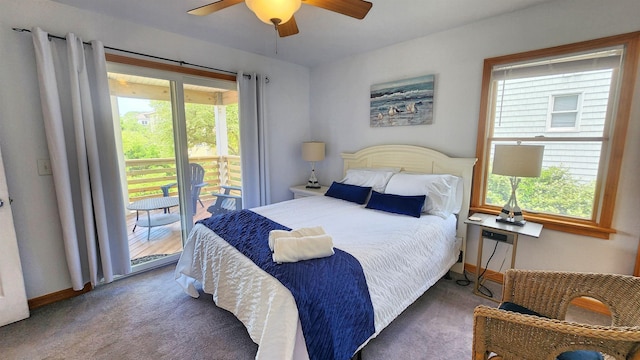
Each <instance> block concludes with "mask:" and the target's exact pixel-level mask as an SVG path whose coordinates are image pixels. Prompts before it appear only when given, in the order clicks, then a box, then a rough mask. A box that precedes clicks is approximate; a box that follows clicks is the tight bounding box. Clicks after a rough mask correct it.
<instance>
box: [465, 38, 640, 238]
mask: <svg viewBox="0 0 640 360" xmlns="http://www.w3.org/2000/svg"><path fill="white" fill-rule="evenodd" d="M639 43H640V32H636V33H631V34H624V35H619V36H614V37H610V38H605V39H598V40H593V41H586V42H583V43H579V44H570V45H567V46H559V47H555V48H550V49H542V50H536V51H530V52H527V53H521V54H514V55H507V56H501V57H497V58H491V59H485V64H484V75H483V76H484V79H483V89H482V95H481V109H480V121H479V127H478V146H477V157H478V159H479V161H478V163H477V165H476V168H475V173H474V186H473V198H472V204H471V207H472V209H473V210H475V211H484V212H487V213H498V212H499V211H500V209H501V208H502V206H503V205H504V204H505V203H506V202H507V201H508V200H509V196H510V190H511V188H510V185H509V179H508V178H507V177H505V176H500V175H494V174H491V165H492V162H493V152H494V148H495V146H496V145H499V144H516V143H522V144H525V145H526V144H530V145H544V147H545V149H544V157H543V164H542V175H541V176H540V177H538V178H522V179H521V183H520V186H519V187H518V194H517V198H518V205H519V206H520V207H521V208H522V209H523V210H524V212H525V218H529V219H533V220H535V221H538V222H542V223H544V224H545V227H546V228H550V229H554V230H561V231H567V232H573V233H578V234H585V235H591V236H595V237H601V238H608V236H609V234H610V233H612V232H614V231H615V230H613V229H612V228H611V223H612V219H613V209H614V205H615V197H616V196H615V192H616V190H617V185H618V181H619V171H620V165H621V157H622V156H621V155H622V152H623V151H624V142H625V135H626V129H627V127H628V122H629V112H630V107H631V98H632V94H633V88H634V86H635V79H636V76H635V74H636V69H637V63H638V47H639V46H640V45H639Z"/></svg>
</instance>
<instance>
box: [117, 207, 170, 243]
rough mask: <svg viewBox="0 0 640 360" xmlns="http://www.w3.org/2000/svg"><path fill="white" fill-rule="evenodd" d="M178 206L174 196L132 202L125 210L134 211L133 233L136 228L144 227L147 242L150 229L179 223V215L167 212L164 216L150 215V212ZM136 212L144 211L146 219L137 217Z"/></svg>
mask: <svg viewBox="0 0 640 360" xmlns="http://www.w3.org/2000/svg"><path fill="white" fill-rule="evenodd" d="M178 205H179V201H178V198H177V197H175V196H171V197H157V198H149V199H142V200H138V201H134V202H132V203H131V204H129V205H128V206H127V209H129V210H135V211H136V223H135V225H133V232H135V231H136V226H142V227H146V228H147V241H149V238H150V237H151V228H152V227H156V226H164V225H169V224H173V223H174V222H177V221H180V214H175V213H174V214H172V213H170V212H168V211H166V212H165V213H164V214H151V211H152V210H159V209H165V210H168V209H170V208H172V207H175V206H178ZM138 211H146V212H147V216H146V218H144V217H143V218H140V217H138Z"/></svg>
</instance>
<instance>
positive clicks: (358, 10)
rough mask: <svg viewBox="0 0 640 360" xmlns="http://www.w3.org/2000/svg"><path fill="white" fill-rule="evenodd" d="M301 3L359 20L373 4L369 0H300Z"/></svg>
mask: <svg viewBox="0 0 640 360" xmlns="http://www.w3.org/2000/svg"><path fill="white" fill-rule="evenodd" d="M302 3H303V4H307V5H312V6H316V7H319V8H323V9H326V10H329V11H333V12H337V13H340V14H342V15H347V16H351V17H353V18H356V19H361V20H362V19H364V17H365V16H367V13H368V12H369V10H370V9H371V6H373V4H372V3H371V2H369V1H363V0H302Z"/></svg>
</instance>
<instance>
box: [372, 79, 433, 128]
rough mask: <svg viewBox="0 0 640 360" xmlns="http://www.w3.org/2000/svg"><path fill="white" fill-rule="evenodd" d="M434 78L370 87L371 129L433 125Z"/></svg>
mask: <svg viewBox="0 0 640 360" xmlns="http://www.w3.org/2000/svg"><path fill="white" fill-rule="evenodd" d="M434 85H435V75H425V76H420V77H415V78H411V79H405V80H398V81H391V82H387V83H383V84H376V85H371V110H370V112H371V114H370V125H371V127H385V126H406V125H430V124H433V92H434Z"/></svg>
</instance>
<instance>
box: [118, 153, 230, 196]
mask: <svg viewBox="0 0 640 360" xmlns="http://www.w3.org/2000/svg"><path fill="white" fill-rule="evenodd" d="M189 162H190V163H197V164H200V165H202V167H203V168H204V182H206V183H207V184H208V185H207V186H205V187H203V188H202V191H201V192H200V198H201V199H209V198H211V197H212V196H211V193H212V192H219V191H220V185H232V186H241V185H242V176H241V171H240V156H235V155H227V156H197V157H191V158H189ZM125 167H126V174H127V193H128V195H129V202H133V201H136V200H141V199H146V198H152V197H158V196H162V190H161V189H160V187H161V186H162V185H166V184H170V183H175V182H176V178H177V176H176V174H177V172H176V161H175V159H173V158H161V159H135V160H126V161H125ZM177 192H178V189H177V187H175V186H173V187H171V188H170V189H169V195H172V196H177Z"/></svg>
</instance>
